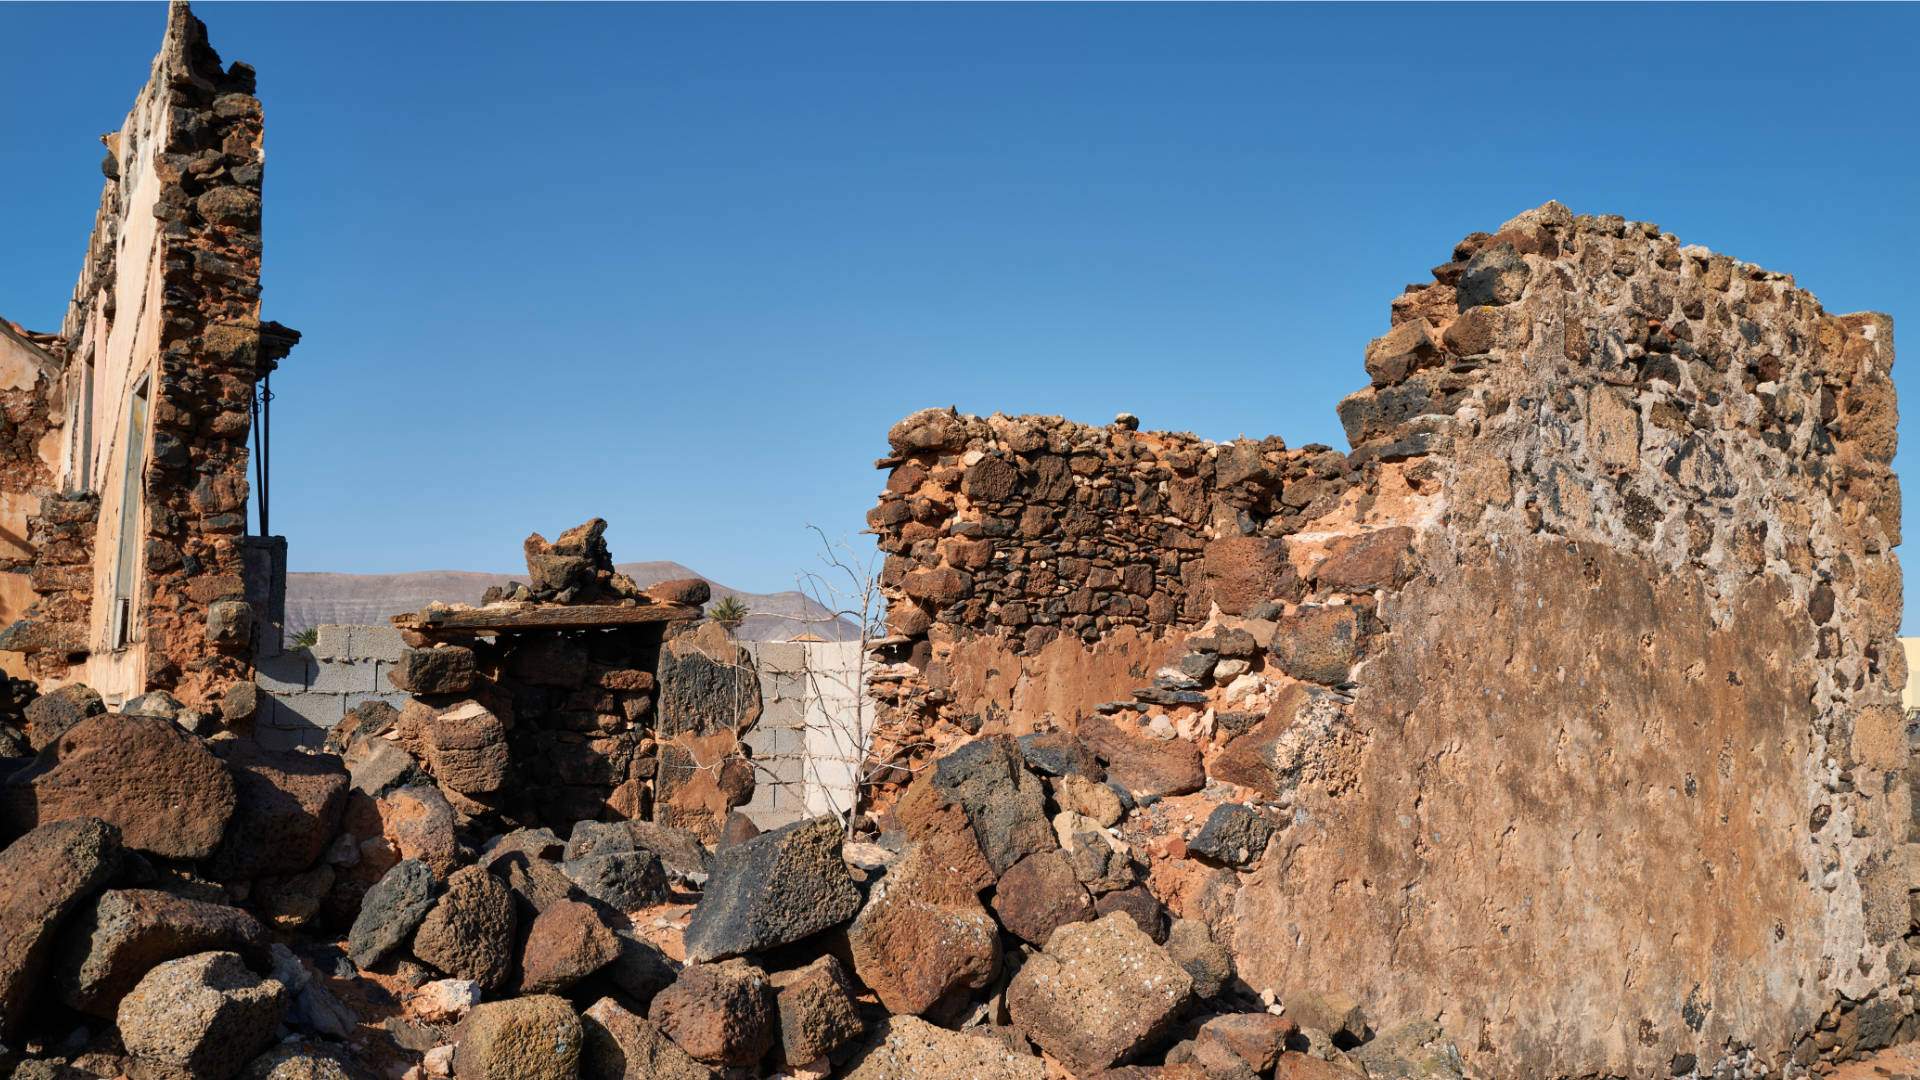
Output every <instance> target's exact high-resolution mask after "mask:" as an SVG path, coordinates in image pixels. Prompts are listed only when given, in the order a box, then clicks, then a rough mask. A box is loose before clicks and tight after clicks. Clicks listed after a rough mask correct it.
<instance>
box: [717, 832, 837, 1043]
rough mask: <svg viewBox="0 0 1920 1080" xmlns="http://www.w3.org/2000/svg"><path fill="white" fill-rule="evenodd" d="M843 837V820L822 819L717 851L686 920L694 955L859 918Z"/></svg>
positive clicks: (781, 940) (724, 953)
mask: <svg viewBox="0 0 1920 1080" xmlns="http://www.w3.org/2000/svg"><path fill="white" fill-rule="evenodd" d="M841 842H842V836H841V831H840V823H839V822H838V821H836V820H835V819H833V818H832V817H818V818H814V819H812V820H810V821H796V822H794V823H793V824H791V825H786V826H782V827H781V828H778V829H775V830H773V831H772V832H769V833H762V834H761V835H759V836H756V837H754V838H753V839H751V840H748V841H746V842H745V843H743V844H736V845H735V846H733V847H730V848H727V849H726V850H724V851H721V852H719V853H718V854H716V855H715V856H714V859H713V864H712V866H713V868H712V871H711V873H710V876H709V877H708V880H707V887H706V891H705V893H704V894H702V896H701V898H700V903H699V904H698V905H697V906H696V907H695V908H694V909H693V914H692V916H691V917H690V918H689V919H688V922H687V930H686V934H685V937H684V940H685V944H686V950H687V958H688V959H689V960H699V961H705V960H719V959H725V958H727V957H732V956H743V955H745V954H747V953H753V952H760V951H762V950H765V949H770V948H773V947H774V946H776V945H786V944H790V943H792V942H795V941H799V940H800V939H801V938H804V937H807V936H809V935H811V934H815V933H818V932H820V931H822V930H825V929H827V928H828V927H831V926H837V925H839V924H840V923H843V922H846V921H847V920H848V919H851V918H853V916H854V914H855V913H856V912H857V911H859V909H860V890H859V889H858V888H856V887H855V886H854V883H853V877H852V875H850V874H849V873H848V872H847V865H846V863H845V862H844V861H842V859H841V857H840V847H841ZM695 1056H696V1057H698V1056H699V1055H698V1054H696V1055H695Z"/></svg>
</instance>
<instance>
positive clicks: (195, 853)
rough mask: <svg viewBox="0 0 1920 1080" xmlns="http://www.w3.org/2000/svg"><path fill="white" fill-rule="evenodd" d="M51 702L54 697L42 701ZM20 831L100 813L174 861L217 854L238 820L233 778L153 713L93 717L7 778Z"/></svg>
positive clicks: (132, 842)
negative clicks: (229, 823) (229, 824)
mask: <svg viewBox="0 0 1920 1080" xmlns="http://www.w3.org/2000/svg"><path fill="white" fill-rule="evenodd" d="M41 700H43V701H44V700H45V699H44V698H42V699H41ZM6 786H7V790H6V792H5V802H6V804H7V811H8V813H7V817H8V818H9V820H10V822H11V823H12V824H13V825H14V827H15V828H22V829H25V828H32V827H33V826H35V825H39V824H44V823H46V822H51V821H61V820H64V819H66V818H76V817H95V818H99V819H101V820H102V821H105V822H107V823H108V824H111V825H115V826H118V827H119V829H120V840H121V843H123V844H125V845H126V846H127V847H130V848H133V849H135V850H138V851H144V852H147V853H148V854H152V855H159V856H163V857H165V858H169V859H204V858H206V857H207V856H208V855H211V854H213V851H214V849H215V848H217V847H218V846H219V845H220V839H221V837H222V836H223V835H224V834H225V832H226V827H227V821H228V819H229V818H231V817H232V816H233V810H234V803H235V795H234V784H233V777H232V776H231V775H229V774H228V772H227V768H226V766H225V765H223V764H221V762H220V759H219V758H216V757H214V756H213V754H212V753H210V752H209V751H208V750H207V748H206V746H205V745H204V744H203V743H202V742H201V741H200V740H199V739H197V738H194V737H193V736H192V735H189V734H187V733H186V732H184V731H181V730H180V729H179V728H177V727H175V726H173V725H172V724H170V723H168V722H167V721H165V720H156V719H154V718H152V717H149V716H93V717H89V718H87V719H84V720H81V721H80V722H79V723H77V724H75V725H74V726H73V727H72V728H71V729H69V730H68V731H67V732H66V733H65V734H63V735H61V736H60V737H59V738H58V739H56V740H55V741H54V742H52V743H51V744H49V745H48V746H46V747H45V748H44V749H42V750H41V751H40V754H39V756H38V757H37V758H35V759H34V762H33V764H32V765H29V766H28V767H27V768H25V769H23V770H21V771H19V772H17V773H14V774H13V775H12V776H11V777H9V778H8V779H7V785H6Z"/></svg>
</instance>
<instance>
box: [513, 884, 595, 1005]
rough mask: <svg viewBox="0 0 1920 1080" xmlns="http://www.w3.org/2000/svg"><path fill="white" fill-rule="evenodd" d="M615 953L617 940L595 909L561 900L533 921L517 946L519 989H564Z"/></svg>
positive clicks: (526, 991) (533, 991)
mask: <svg viewBox="0 0 1920 1080" xmlns="http://www.w3.org/2000/svg"><path fill="white" fill-rule="evenodd" d="M619 955H620V939H619V938H618V937H615V936H614V932H613V928H612V927H609V926H608V925H607V923H606V920H605V919H603V918H601V917H600V913H599V911H597V910H596V909H595V908H594V907H593V906H592V905H590V904H584V903H581V902H580V901H578V900H562V901H560V902H559V903H556V904H553V905H551V906H550V907H548V908H547V909H546V910H545V911H543V912H541V913H540V916H539V917H538V918H536V919H534V920H533V928H532V930H531V931H529V932H528V934H527V940H526V944H524V945H523V946H521V949H520V992H521V993H523V994H546V993H552V992H553V991H556V990H564V989H566V988H567V987H569V986H572V985H573V984H574V983H577V982H579V981H580V980H581V979H584V978H586V977H587V976H589V975H591V974H593V973H594V972H596V971H599V970H600V969H601V968H603V967H606V966H607V965H608V964H610V963H612V962H613V961H614V960H615V959H617V958H618V957H619Z"/></svg>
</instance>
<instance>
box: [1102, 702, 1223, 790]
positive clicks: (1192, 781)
mask: <svg viewBox="0 0 1920 1080" xmlns="http://www.w3.org/2000/svg"><path fill="white" fill-rule="evenodd" d="M1136 730H1138V729H1136ZM1079 735H1080V741H1081V742H1082V743H1084V744H1086V746H1087V748H1088V749H1089V750H1092V751H1093V753H1094V756H1095V757H1098V758H1099V759H1100V760H1101V761H1103V762H1105V763H1106V766H1107V778H1108V779H1110V780H1115V781H1118V782H1119V784H1120V786H1122V787H1124V788H1126V789H1127V790H1128V791H1131V792H1134V793H1136V794H1141V795H1186V794H1189V793H1191V792H1195V791H1199V790H1200V789H1201V788H1203V787H1205V786H1206V783H1207V770H1206V768H1205V767H1204V766H1203V765H1202V764H1201V762H1200V749H1199V747H1197V746H1195V745H1193V744H1192V743H1190V742H1187V741H1185V740H1184V739H1160V738H1155V737H1154V736H1152V735H1148V734H1146V733H1145V732H1141V733H1139V734H1130V733H1128V732H1126V731H1125V730H1123V729H1122V727H1121V725H1120V724H1119V723H1117V722H1116V721H1115V720H1114V719H1113V718H1112V717H1110V716H1090V717H1088V718H1086V719H1085V720H1082V721H1081V722H1080V730H1079Z"/></svg>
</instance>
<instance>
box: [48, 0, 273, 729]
mask: <svg viewBox="0 0 1920 1080" xmlns="http://www.w3.org/2000/svg"><path fill="white" fill-rule="evenodd" d="M253 91H254V74H253V69H252V68H250V67H248V66H247V65H245V64H234V65H232V66H231V67H224V66H223V65H222V64H221V61H220V58H219V56H218V55H217V54H216V53H215V52H214V51H213V49H212V48H211V47H210V46H209V45H208V43H207V37H206V28H205V27H204V26H203V25H202V24H201V23H200V21H199V20H198V19H196V18H195V17H194V16H193V15H192V13H191V12H190V11H189V10H188V9H187V6H186V5H185V4H184V3H178V2H176V3H175V4H173V5H172V7H171V8H170V9H169V16H168V27H167V34H166V39H165V41H164V43H163V45H162V48H161V52H160V54H159V56H158V57H157V58H156V59H155V61H154V66H153V72H152V77H151V79H150V81H149V82H148V84H147V86H146V87H145V88H144V89H143V90H142V91H141V95H140V97H139V99H138V100H137V101H136V102H135V105H134V109H133V111H132V112H131V113H130V115H129V116H128V119H127V122H126V124H125V125H124V126H123V127H122V128H121V130H120V131H119V132H116V133H114V134H112V135H110V136H108V137H107V140H106V141H107V143H108V156H107V160H106V161H105V162H104V163H103V165H102V168H103V170H104V171H105V172H106V174H107V180H108V182H107V184H106V187H105V190H104V192H103V194H102V196H101V204H100V211H99V214H98V216H97V218H96V220H95V226H94V232H93V236H92V239H91V241H90V242H89V246H88V255H87V260H86V264H85V266H84V267H83V270H82V273H81V277H80V281H79V284H78V285H77V286H76V287H75V291H74V297H73V302H72V304H71V306H70V308H69V312H68V316H67V320H66V324H65V325H64V326H63V328H62V333H61V337H62V338H63V339H64V340H65V341H67V342H68V343H69V344H68V353H69V357H70V362H69V364H68V373H67V378H66V380H65V384H64V386H63V395H64V398H65V401H66V402H67V403H68V404H69V405H70V406H72V407H80V406H81V405H82V403H84V402H87V401H91V402H92V403H93V413H92V416H91V418H90V419H91V422H92V430H93V432H94V439H93V445H94V447H95V450H94V452H92V453H91V454H88V455H84V456H76V457H74V458H71V459H70V460H69V461H68V462H67V464H66V473H67V479H68V480H70V481H71V482H70V483H69V484H68V485H67V486H68V487H69V488H70V489H72V490H86V491H91V492H94V493H97V495H98V496H99V498H100V507H99V514H98V518H97V521H96V525H97V530H98V535H97V536H96V537H94V538H93V539H94V540H95V542H96V546H95V547H94V549H93V551H92V553H91V578H92V581H91V587H90V589H89V590H87V591H88V592H90V593H91V595H92V596H96V597H97V596H108V597H111V596H112V595H113V592H114V590H115V588H116V585H117V584H118V585H119V586H120V587H122V588H125V589H127V590H128V591H129V592H130V594H131V596H132V597H133V600H134V604H135V615H134V620H133V631H132V634H131V638H132V640H131V642H130V643H129V644H128V645H127V647H125V648H122V647H120V646H119V644H118V643H117V642H115V641H110V640H109V638H110V636H111V627H112V620H113V612H112V611H111V610H110V609H111V608H112V606H113V605H111V604H106V603H80V602H78V597H77V594H78V593H79V592H80V590H79V589H78V587H77V583H75V582H71V581H69V580H67V579H68V578H70V577H72V576H73V573H74V572H75V570H76V569H77V568H78V567H79V566H81V565H82V564H81V563H80V562H79V561H75V560H68V561H64V562H61V561H55V560H52V559H49V560H46V563H47V565H46V566H45V568H44V572H43V573H42V574H41V575H40V576H42V577H44V578H47V579H49V580H48V582H47V585H48V587H47V589H46V590H45V591H44V592H43V596H45V597H46V598H47V602H45V603H43V604H41V605H39V607H38V609H37V610H36V611H35V612H34V613H33V615H32V616H31V617H30V621H29V625H28V626H26V627H22V628H21V630H20V633H19V634H17V635H14V644H16V645H17V646H19V647H23V648H27V649H30V650H32V651H33V652H34V653H35V659H34V661H33V665H34V670H35V673H36V674H37V675H38V676H39V677H41V678H42V679H43V680H46V681H50V682H60V681H66V680H79V681H84V682H87V683H89V684H90V685H93V686H95V687H96V688H97V689H99V690H100V691H101V692H102V693H105V694H107V695H108V696H110V697H116V698H119V697H130V696H132V695H135V694H138V693H141V692H144V691H147V690H156V689H164V690H168V691H171V692H172V693H173V694H174V695H175V696H176V697H178V698H179V699H180V700H181V701H182V702H183V703H185V704H186V705H188V706H190V707H194V708H201V709H207V710H210V711H219V712H230V711H232V710H221V709H218V708H217V706H218V705H219V704H220V702H221V700H222V698H223V696H224V695H225V693H226V691H227V690H228V688H230V687H233V686H235V685H239V684H242V683H244V682H246V681H247V679H248V678H249V676H250V675H251V668H250V664H249V661H250V658H251V655H252V643H251V634H250V633H249V629H250V628H249V626H248V625H247V622H248V620H247V619H246V617H245V616H244V615H243V614H241V609H243V608H244V607H245V604H244V602H243V601H244V599H245V588H244V562H245V556H244V551H243V544H242V534H244V533H245V531H246V526H247V517H246V510H247V497H248V483H247V479H246V468H247V438H248V433H249V430H250V426H251V422H252V400H253V393H254V384H255V382H256V381H257V380H258V378H259V377H260V376H261V374H262V373H263V372H264V371H266V370H268V369H270V367H271V366H272V364H273V363H274V361H275V360H277V359H278V358H279V357H280V356H283V355H284V354H285V351H286V349H287V348H288V347H290V343H291V340H293V339H297V337H298V335H297V334H293V333H292V332H290V331H285V330H283V329H282V328H278V327H275V326H274V325H273V324H262V322H261V321H260V286H259V279H260V190H261V186H260V185H261V164H262V153H261V133H262V128H261V111H260V103H259V101H258V100H257V99H255V98H254V96H253ZM263 331H264V333H263ZM83 361H84V362H83ZM143 379H144V380H147V385H148V387H149V389H148V391H147V393H148V399H149V401H150V417H151V422H150V424H149V425H148V427H147V428H146V429H145V431H144V432H143V431H141V430H140V429H138V428H137V427H134V426H131V425H130V424H129V421H128V415H129V412H130V410H131V406H130V404H129V402H130V400H131V398H132V396H133V395H135V394H136V393H137V392H138V388H139V387H140V385H141V383H142V380H143ZM130 433H131V434H136V435H143V436H144V442H143V445H138V446H129V445H127V436H128V435H129V434H130ZM129 461H136V462H140V463H141V465H142V467H141V468H140V475H139V477H138V483H137V484H136V491H137V495H136V498H135V500H134V505H127V506H123V505H122V502H123V499H122V486H123V485H122V480H121V476H122V473H123V471H124V470H126V469H127V467H128V462H129ZM62 512H63V513H64V512H65V511H62ZM123 522H124V524H123ZM53 524H60V523H59V522H55V523H53ZM123 530H133V531H134V533H135V535H136V537H137V540H136V551H137V555H136V562H137V569H136V571H135V573H134V581H133V582H131V583H117V582H116V580H115V574H116V570H115V564H116V559H115V557H114V556H115V545H116V543H117V540H118V537H119V535H120V533H121V532H122V531H123ZM75 539H76V540H77V538H75ZM53 579H57V580H53ZM242 697H243V698H245V699H246V700H249V701H250V700H251V696H250V695H245V694H243V695H242ZM224 718H225V719H227V720H228V721H230V722H232V721H240V720H244V719H246V717H245V716H243V715H231V716H225V717H224Z"/></svg>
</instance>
